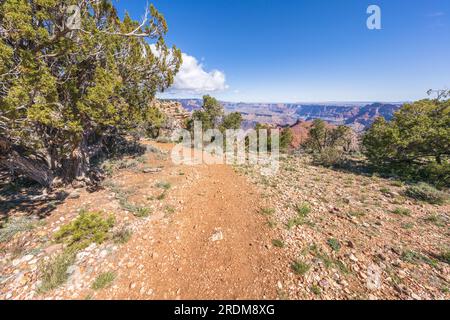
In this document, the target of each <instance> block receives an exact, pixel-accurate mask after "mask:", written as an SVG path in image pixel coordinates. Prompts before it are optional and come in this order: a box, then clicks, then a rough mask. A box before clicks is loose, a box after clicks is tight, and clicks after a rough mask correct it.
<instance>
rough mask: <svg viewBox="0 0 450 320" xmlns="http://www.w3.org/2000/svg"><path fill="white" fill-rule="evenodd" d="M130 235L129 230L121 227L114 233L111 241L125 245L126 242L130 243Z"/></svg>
mask: <svg viewBox="0 0 450 320" xmlns="http://www.w3.org/2000/svg"><path fill="white" fill-rule="evenodd" d="M132 235H133V233H132V232H131V230H130V229H128V228H126V227H123V228H121V229H119V230H117V231H116V232H114V234H113V241H114V242H115V243H118V244H125V243H127V242H128V241H130V239H131V236H132Z"/></svg>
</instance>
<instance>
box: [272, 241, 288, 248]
mask: <svg viewBox="0 0 450 320" xmlns="http://www.w3.org/2000/svg"><path fill="white" fill-rule="evenodd" d="M272 245H273V246H274V247H277V248H284V246H285V245H284V242H283V241H282V240H280V239H274V240H272Z"/></svg>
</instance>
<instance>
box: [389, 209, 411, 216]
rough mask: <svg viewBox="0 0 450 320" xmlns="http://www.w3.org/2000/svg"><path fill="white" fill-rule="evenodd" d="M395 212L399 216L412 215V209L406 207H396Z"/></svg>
mask: <svg viewBox="0 0 450 320" xmlns="http://www.w3.org/2000/svg"><path fill="white" fill-rule="evenodd" d="M392 213H393V214H397V215H399V216H408V217H409V216H410V215H411V210H409V209H406V208H396V209H395V210H394V211H392Z"/></svg>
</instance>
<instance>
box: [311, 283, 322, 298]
mask: <svg viewBox="0 0 450 320" xmlns="http://www.w3.org/2000/svg"><path fill="white" fill-rule="evenodd" d="M311 291H312V293H314V294H315V295H316V296H318V295H320V294H321V293H322V290H321V289H320V288H319V287H318V286H317V285H312V286H311Z"/></svg>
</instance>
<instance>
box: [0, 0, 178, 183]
mask: <svg viewBox="0 0 450 320" xmlns="http://www.w3.org/2000/svg"><path fill="white" fill-rule="evenodd" d="M74 3H77V4H79V5H80V9H81V28H82V31H81V30H71V29H69V27H68V26H67V25H66V24H65V23H64V21H65V20H66V19H67V18H68V16H69V14H68V13H66V9H67V6H68V5H69V4H74ZM100 3H101V5H99V2H98V1H93V0H88V1H82V2H74V1H56V0H39V1H28V0H4V1H1V2H0V30H2V32H1V35H2V36H1V37H0V74H1V75H2V76H1V77H0V87H1V88H2V89H1V90H0V137H1V140H2V143H0V163H2V164H3V165H5V166H6V167H9V168H11V169H13V170H14V171H16V172H17V173H19V174H23V175H25V176H27V177H29V178H31V179H33V180H36V181H38V182H39V183H41V184H44V185H45V186H51V185H52V183H53V180H54V178H55V177H57V176H60V177H61V178H63V180H64V181H65V182H70V181H71V180H73V179H75V178H77V177H87V176H88V174H87V172H88V171H89V169H90V168H89V166H90V159H91V158H93V157H95V155H97V154H98V152H97V153H94V152H92V151H93V150H102V148H101V147H102V146H103V144H105V143H106V142H107V141H109V140H110V139H105V136H108V137H109V138H111V137H114V136H118V135H121V134H123V133H124V132H127V131H128V130H130V129H132V128H134V127H136V126H137V125H138V124H139V123H141V122H142V121H144V120H146V121H147V122H151V121H155V124H154V126H155V127H158V126H159V125H160V121H161V119H160V115H158V114H154V110H150V111H149V110H148V106H149V105H150V102H151V101H152V100H153V98H154V97H155V94H156V92H158V91H162V90H164V89H165V88H167V87H169V86H170V85H171V84H172V83H173V79H174V76H175V74H176V73H177V72H178V70H179V67H180V65H181V52H180V50H178V49H176V48H175V47H173V48H168V47H167V45H166V44H165V42H164V37H165V35H166V33H167V24H166V21H165V19H164V17H163V16H162V15H161V14H160V13H159V12H158V11H157V10H156V9H155V8H154V7H153V6H150V8H149V14H148V19H147V20H146V23H144V24H143V25H142V26H141V22H138V21H134V20H132V19H131V18H130V16H129V15H127V14H126V15H125V17H124V18H123V19H121V18H120V17H119V15H118V12H117V10H116V9H115V7H114V5H113V2H112V1H111V0H105V1H101V2H100ZM146 117H147V118H146ZM109 142H111V141H109ZM103 150H105V149H104V148H103ZM12 151H14V152H17V154H18V156H17V159H20V160H21V161H22V162H25V161H30V162H31V164H32V165H31V166H30V165H28V166H23V165H20V163H19V162H18V161H17V160H16V161H9V159H8V158H7V157H4V155H5V154H8V153H11V152H12ZM44 159H46V160H44ZM47 159H48V161H47ZM42 175H44V177H42Z"/></svg>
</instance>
